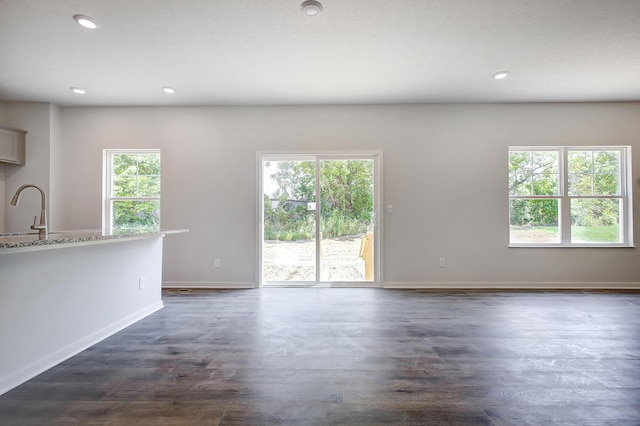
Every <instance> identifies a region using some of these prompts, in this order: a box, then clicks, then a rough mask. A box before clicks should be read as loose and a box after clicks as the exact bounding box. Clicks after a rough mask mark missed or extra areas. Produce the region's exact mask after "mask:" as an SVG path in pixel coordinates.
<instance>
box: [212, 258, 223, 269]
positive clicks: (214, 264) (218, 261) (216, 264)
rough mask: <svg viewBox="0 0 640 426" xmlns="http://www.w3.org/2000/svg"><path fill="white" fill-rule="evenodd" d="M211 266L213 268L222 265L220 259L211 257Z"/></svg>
mask: <svg viewBox="0 0 640 426" xmlns="http://www.w3.org/2000/svg"><path fill="white" fill-rule="evenodd" d="M213 267H214V268H220V267H222V264H221V263H220V259H218V258H215V259H213Z"/></svg>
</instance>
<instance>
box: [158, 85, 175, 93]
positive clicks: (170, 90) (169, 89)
mask: <svg viewBox="0 0 640 426" xmlns="http://www.w3.org/2000/svg"><path fill="white" fill-rule="evenodd" d="M161 89H162V91H163V92H164V93H176V92H177V90H176V89H174V88H173V87H169V86H162V87H161Z"/></svg>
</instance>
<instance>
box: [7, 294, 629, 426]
mask: <svg viewBox="0 0 640 426" xmlns="http://www.w3.org/2000/svg"><path fill="white" fill-rule="evenodd" d="M61 297H63V296H62V295H61ZM164 301H165V306H166V307H165V309H163V310H161V311H160V312H157V313H155V314H153V315H151V316H150V317H148V318H146V319H144V320H142V321H140V322H139V323H137V324H134V325H133V326H131V327H129V328H127V329H126V330H124V331H122V332H120V333H118V334H116V335H114V336H112V337H111V338H109V339H107V340H105V341H103V342H101V343H100V344H98V345H95V346H94V347H92V348H90V349H88V350H86V351H84V352H82V353H80V354H79V355H77V356H75V357H73V358H72V359H69V360H68V361H66V362H64V363H62V364H60V365H58V366H57V367H55V368H53V369H51V370H49V371H47V372H45V373H43V374H42V375H40V376H38V377H36V378H35V379H33V380H31V381H29V382H27V383H25V384H24V385H22V386H20V387H18V388H16V389H14V390H12V391H10V392H8V393H6V394H5V395H3V396H0V424H2V425H47V424H64V425H70V424H79V425H90V424H127V425H128V424H132V425H155V424H175V425H277V424H290V425H327V424H331V425H377V424H385V425H389V424H393V425H457V424H460V425H526V424H530V425H543V424H553V425H561V424H570V425H640V293H615V292H467V291H451V292H423V291H399V290H397V291H394V290H379V289H286V288H281V289H276V288H271V289H262V290H258V289H256V290H236V291H211V292H204V291H198V292H195V291H194V292H190V293H178V292H166V293H165V295H164ZM78 320H79V321H81V320H82V319H81V318H79V319H78ZM7 349H8V348H3V349H2V350H7Z"/></svg>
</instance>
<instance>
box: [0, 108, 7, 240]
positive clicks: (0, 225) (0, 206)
mask: <svg viewBox="0 0 640 426" xmlns="http://www.w3.org/2000/svg"><path fill="white" fill-rule="evenodd" d="M4 110H5V106H4V102H0V126H6V124H5V121H4ZM4 180H5V177H4V164H0V233H3V232H4V209H5V204H7V201H5V197H6V195H5V192H6V191H5V184H4Z"/></svg>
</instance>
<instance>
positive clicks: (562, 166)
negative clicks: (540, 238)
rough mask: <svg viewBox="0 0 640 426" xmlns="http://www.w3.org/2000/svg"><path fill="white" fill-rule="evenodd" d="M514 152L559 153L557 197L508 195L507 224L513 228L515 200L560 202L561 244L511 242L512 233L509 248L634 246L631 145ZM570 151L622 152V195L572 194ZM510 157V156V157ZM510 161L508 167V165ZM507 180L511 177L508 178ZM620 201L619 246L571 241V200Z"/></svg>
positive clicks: (523, 148) (536, 148) (514, 148)
mask: <svg viewBox="0 0 640 426" xmlns="http://www.w3.org/2000/svg"><path fill="white" fill-rule="evenodd" d="M512 151H557V152H558V163H559V164H558V194H557V195H523V196H518V195H511V194H508V197H509V203H508V207H507V208H508V212H509V214H508V216H507V218H508V219H507V224H508V226H509V227H510V225H511V219H510V217H511V214H510V213H511V212H510V208H511V200H513V199H541V200H544V199H547V200H548V199H557V200H558V227H559V233H560V242H558V243H549V242H544V243H515V242H514V243H512V242H511V232H510V231H509V233H508V239H509V245H508V246H509V247H634V245H633V203H632V197H631V195H632V194H631V192H632V191H631V190H632V186H633V185H632V182H633V179H632V175H631V147H630V146H606V145H603V146H509V150H508V153H510V152H512ZM571 151H619V152H620V194H619V195H591V196H590V195H569V191H568V182H569V171H568V157H569V155H568V153H569V152H571ZM507 158H508V157H507ZM508 161H509V160H508V159H507V164H508ZM507 179H508V178H507ZM590 198H591V199H596V198H597V199H603V198H608V199H619V200H621V206H620V210H621V212H620V216H621V218H620V227H621V230H620V236H621V238H620V242H619V243H584V242H582V243H572V242H571V208H570V206H571V200H572V199H590Z"/></svg>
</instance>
